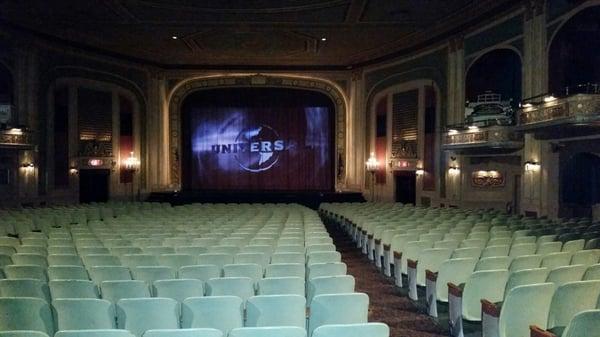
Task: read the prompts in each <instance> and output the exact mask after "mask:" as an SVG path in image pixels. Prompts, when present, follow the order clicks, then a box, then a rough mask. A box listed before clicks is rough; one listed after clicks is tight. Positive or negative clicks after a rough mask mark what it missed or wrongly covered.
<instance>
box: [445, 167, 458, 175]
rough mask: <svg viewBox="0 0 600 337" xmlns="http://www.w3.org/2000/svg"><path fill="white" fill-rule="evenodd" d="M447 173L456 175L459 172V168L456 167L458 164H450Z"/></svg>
mask: <svg viewBox="0 0 600 337" xmlns="http://www.w3.org/2000/svg"><path fill="white" fill-rule="evenodd" d="M448 173H449V174H450V175H457V174H459V173H460V169H459V168H458V166H455V165H452V166H450V167H449V168H448Z"/></svg>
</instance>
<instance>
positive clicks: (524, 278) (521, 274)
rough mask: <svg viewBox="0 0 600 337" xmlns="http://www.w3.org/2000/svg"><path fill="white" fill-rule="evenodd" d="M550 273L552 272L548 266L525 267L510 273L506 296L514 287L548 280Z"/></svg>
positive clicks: (505, 291)
mask: <svg viewBox="0 0 600 337" xmlns="http://www.w3.org/2000/svg"><path fill="white" fill-rule="evenodd" d="M548 273H550V269H548V268H534V269H523V270H519V271H516V272H513V273H510V276H509V277H508V281H507V282H506V288H505V290H504V296H507V295H508V293H509V292H510V291H511V290H512V289H513V288H516V287H519V286H524V285H529V284H536V283H544V282H546V278H547V277H548Z"/></svg>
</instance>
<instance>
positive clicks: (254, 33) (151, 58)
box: [0, 0, 518, 66]
mask: <svg viewBox="0 0 600 337" xmlns="http://www.w3.org/2000/svg"><path fill="white" fill-rule="evenodd" d="M516 2H518V1H514V0H512V1H511V0H255V1H251V0H27V1H20V0H19V1H15V0H0V20H2V21H3V22H4V23H5V24H6V25H8V26H10V27H13V28H17V29H25V30H28V31H33V32H35V33H36V34H43V35H46V36H49V37H52V38H58V39H61V40H64V41H67V42H69V43H74V44H77V45H81V46H87V47H91V48H94V49H99V50H102V51H106V52H110V53H114V54H119V55H122V56H126V57H130V58H135V59H140V60H144V61H148V62H152V63H155V64H160V65H167V66H182V65H188V66H194V65H204V66H211V65H221V66H222V65H233V66H235V65H238V66H249V65H252V66H261V65H274V66H348V65H356V64H361V63H364V62H368V61H369V60H373V59H377V58H381V57H385V56H386V55H390V54H394V53H401V52H403V51H407V50H410V49H411V48H415V47H417V46H419V45H423V44H427V43H432V42H434V41H436V40H438V39H442V38H445V37H447V36H448V35H449V34H452V33H453V32H455V31H456V30H458V29H463V28H464V27H466V26H468V25H469V23H472V22H473V20H475V19H477V20H483V19H485V18H486V17H487V18H489V16H490V15H492V14H497V13H498V11H499V10H502V11H504V10H507V9H510V8H508V6H510V5H513V4H515V3H516ZM173 36H176V37H177V39H173Z"/></svg>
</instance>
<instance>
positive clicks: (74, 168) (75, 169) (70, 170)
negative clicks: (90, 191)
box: [69, 166, 79, 176]
mask: <svg viewBox="0 0 600 337" xmlns="http://www.w3.org/2000/svg"><path fill="white" fill-rule="evenodd" d="M69 173H70V174H71V175H73V176H74V175H77V174H78V173H79V170H78V169H77V167H75V166H71V167H69Z"/></svg>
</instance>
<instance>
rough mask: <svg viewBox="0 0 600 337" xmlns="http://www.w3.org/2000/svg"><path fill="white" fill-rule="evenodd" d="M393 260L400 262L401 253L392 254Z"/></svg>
mask: <svg viewBox="0 0 600 337" xmlns="http://www.w3.org/2000/svg"><path fill="white" fill-rule="evenodd" d="M394 259H397V260H401V259H402V252H394Z"/></svg>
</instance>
